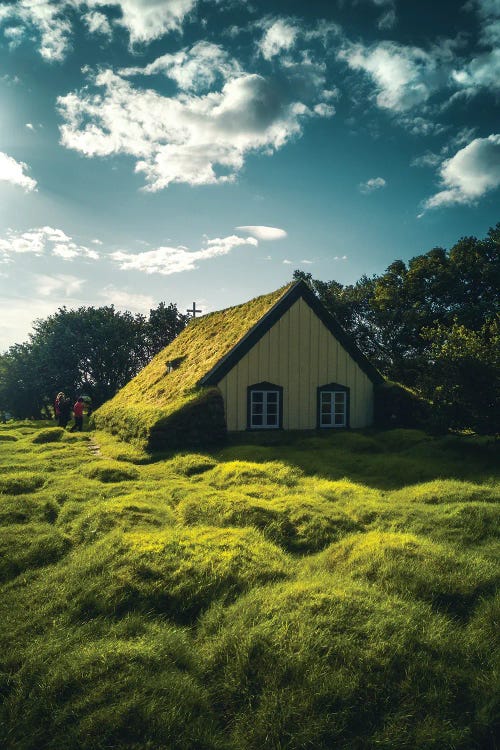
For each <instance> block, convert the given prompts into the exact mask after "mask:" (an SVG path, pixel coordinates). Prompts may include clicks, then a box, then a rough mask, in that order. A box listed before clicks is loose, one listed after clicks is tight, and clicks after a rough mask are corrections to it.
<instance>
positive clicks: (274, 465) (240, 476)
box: [207, 461, 302, 489]
mask: <svg viewBox="0 0 500 750" xmlns="http://www.w3.org/2000/svg"><path fill="white" fill-rule="evenodd" d="M301 476H302V474H301V472H300V470H299V469H297V468H295V467H292V466H288V465H287V464H283V463H280V462H278V461H270V462H268V463H264V464H257V463H252V462H251V461H228V462H227V463H221V464H218V465H217V466H216V467H215V468H214V470H213V471H212V472H211V473H210V475H209V476H207V481H208V482H209V483H210V484H211V485H212V486H213V487H217V488H219V489H227V488H230V487H242V486H245V485H252V484H253V485H262V484H277V485H283V486H285V487H294V486H295V485H296V484H297V482H298V481H299V479H300V477H301Z"/></svg>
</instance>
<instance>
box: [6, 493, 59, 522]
mask: <svg viewBox="0 0 500 750" xmlns="http://www.w3.org/2000/svg"><path fill="white" fill-rule="evenodd" d="M58 515H59V505H58V504H57V503H56V502H54V500H52V499H47V500H44V499H41V498H36V499H35V498H33V497H26V495H21V496H20V495H13V496H12V495H11V496H9V495H5V496H4V497H2V499H1V501H0V528H1V527H2V526H8V525H9V524H11V523H16V524H17V523H28V522H29V521H45V522H47V523H54V521H55V520H56V518H57V516H58Z"/></svg>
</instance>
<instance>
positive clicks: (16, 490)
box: [0, 471, 45, 495]
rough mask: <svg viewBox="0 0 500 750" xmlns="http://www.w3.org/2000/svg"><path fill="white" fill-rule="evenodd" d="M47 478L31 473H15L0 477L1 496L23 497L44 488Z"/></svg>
mask: <svg viewBox="0 0 500 750" xmlns="http://www.w3.org/2000/svg"><path fill="white" fill-rule="evenodd" d="M44 484H45V477H44V475H43V474H38V473H36V472H31V471H14V472H9V473H7V474H3V476H0V494H6V495H23V494H28V493H30V492H34V491H35V490H37V489H39V488H40V487H43V485H44Z"/></svg>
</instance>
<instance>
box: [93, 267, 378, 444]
mask: <svg viewBox="0 0 500 750" xmlns="http://www.w3.org/2000/svg"><path fill="white" fill-rule="evenodd" d="M380 381H381V376H380V375H379V373H378V372H377V370H376V369H375V368H374V367H373V366H372V365H371V364H370V362H369V361H368V360H367V359H366V357H365V356H364V355H363V354H362V352H361V351H360V350H359V349H358V348H357V347H356V345H355V344H354V343H353V342H352V341H351V340H350V339H349V337H348V336H347V334H346V333H345V332H344V331H343V330H342V328H341V327H340V325H339V324H338V323H337V321H336V320H335V319H334V318H333V317H332V316H331V315H330V314H329V313H328V312H327V310H326V309H325V308H324V306H323V305H322V304H321V302H320V301H319V300H318V299H317V297H316V296H315V295H314V294H313V292H312V291H311V290H310V288H309V287H308V286H307V284H306V283H305V282H303V281H298V282H296V283H293V284H289V285H288V286H286V287H283V288H282V289H278V290H277V291H275V292H272V293H271V294H267V295H264V296H262V297H257V298H256V299H253V300H251V301H250V302H246V303H245V304H242V305H238V306H237V307H230V308H228V309H226V310H220V311H218V312H214V313H210V314H208V315H205V316H203V317H200V318H194V319H193V320H191V322H190V323H189V325H188V326H187V327H186V328H185V329H184V331H182V333H181V334H180V335H179V336H178V337H177V338H176V339H175V341H173V342H172V343H171V344H170V345H169V346H168V347H167V348H166V349H164V350H163V351H162V352H160V353H159V354H158V355H157V356H156V357H155V358H154V359H153V360H152V361H151V362H150V363H149V364H148V365H147V366H146V367H145V368H144V369H143V370H142V371H141V372H140V373H139V374H138V375H137V376H136V377H135V378H134V379H133V380H132V381H131V382H130V383H128V384H127V385H126V386H125V387H124V388H123V389H122V390H121V391H120V392H119V393H117V395H116V396H115V397H114V398H113V399H111V401H108V402H107V403H105V404H104V405H103V406H102V407H101V408H100V409H98V410H97V412H95V423H96V426H97V427H98V428H100V429H105V430H109V431H111V432H113V433H115V434H117V435H119V436H120V437H121V438H123V439H125V440H131V441H133V442H137V443H140V444H142V445H143V446H145V447H146V448H148V449H151V450H154V449H161V448H175V447H183V446H193V445H197V444H198V445H202V444H206V443H210V442H212V441H216V440H220V439H221V438H223V437H224V435H225V433H226V430H228V431H230V432H231V431H242V430H263V431H264V430H265V431H270V430H279V429H283V430H313V429H321V430H323V429H345V428H349V427H351V428H362V427H368V426H370V425H371V424H372V423H373V401H374V386H375V384H377V383H379V382H380Z"/></svg>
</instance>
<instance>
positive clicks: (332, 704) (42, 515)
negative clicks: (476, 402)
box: [0, 423, 500, 750]
mask: <svg viewBox="0 0 500 750" xmlns="http://www.w3.org/2000/svg"><path fill="white" fill-rule="evenodd" d="M266 440H267V444H265V445H262V444H260V443H259V442H258V438H256V437H255V436H254V435H251V436H248V435H247V436H242V437H241V438H239V439H238V441H236V440H234V441H232V442H231V443H229V444H228V445H227V446H226V447H225V448H223V449H222V450H219V451H218V452H217V453H213V454H211V453H203V454H201V453H199V454H182V455H181V454H177V455H163V456H156V457H155V458H154V459H151V458H150V457H148V456H147V455H146V454H143V453H141V452H140V451H138V450H136V449H135V448H132V447H131V446H129V445H127V444H124V443H119V442H118V441H117V440H115V439H114V438H112V437H110V436H109V435H107V434H105V433H99V432H98V433H83V434H76V433H72V434H70V433H68V432H65V431H63V430H62V429H60V428H55V427H52V426H50V425H48V424H41V423H37V424H34V423H9V424H7V425H0V586H1V596H0V662H1V663H0V695H1V697H2V701H1V709H0V725H1V727H0V746H1V747H2V748H5V749H6V750H43V749H45V748H48V749H50V750H79V749H81V750H105V749H106V750H107V749H111V748H113V749H117V750H122V749H123V750H124V749H125V748H126V749H127V750H176V749H179V750H184V749H186V748H190V749H191V748H192V749H193V750H204V749H207V750H208V749H209V748H210V749H214V750H216V749H217V750H240V749H241V750H262V749H263V748H266V749H267V748H270V749H271V750H284V749H285V748H286V749H287V750H288V749H290V750H299V748H304V749H306V748H312V749H313V750H333V749H335V750H337V749H339V750H368V749H369V748H370V749H373V750H375V749H377V750H380V749H381V750H388V749H389V748H390V749H391V750H405V749H408V750H420V749H422V750H424V749H425V750H431V749H433V750H452V749H453V750H474V749H477V750H496V748H498V747H499V746H498V745H497V744H496V739H495V738H496V736H497V734H498V730H499V724H498V697H499V695H500V689H499V687H500V686H499V684H498V675H499V671H500V670H499V666H500V665H499V642H498V635H499V616H500V598H499V596H498V593H497V590H498V582H499V578H500V571H499V549H500V542H499V535H500V523H499V521H500V512H499V500H500V484H499V481H498V480H499V469H500V462H499V450H498V444H497V445H495V443H494V441H493V440H492V439H487V438H477V437H473V436H468V437H455V436H448V437H444V438H436V437H430V436H428V435H425V434H424V433H422V432H418V431H410V430H392V431H389V432H383V433H363V434H359V433H354V432H352V433H337V434H327V435H316V434H312V435H287V436H280V437H277V436H271V435H269V436H266ZM97 446H98V447H97Z"/></svg>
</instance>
